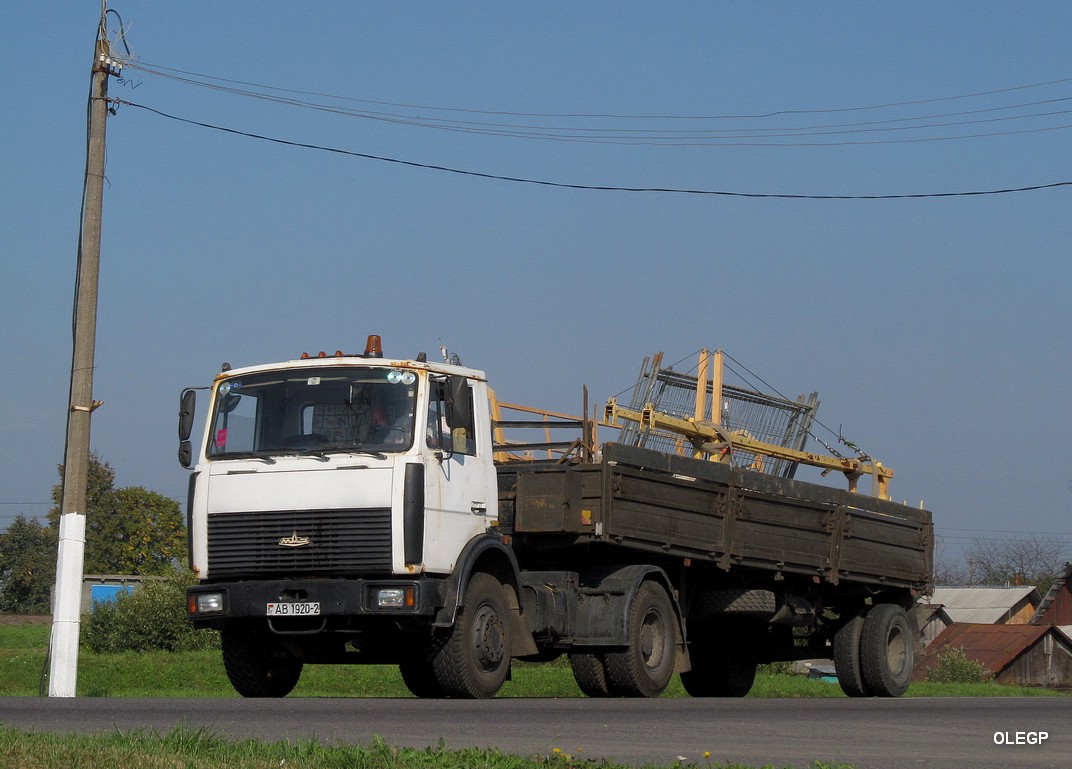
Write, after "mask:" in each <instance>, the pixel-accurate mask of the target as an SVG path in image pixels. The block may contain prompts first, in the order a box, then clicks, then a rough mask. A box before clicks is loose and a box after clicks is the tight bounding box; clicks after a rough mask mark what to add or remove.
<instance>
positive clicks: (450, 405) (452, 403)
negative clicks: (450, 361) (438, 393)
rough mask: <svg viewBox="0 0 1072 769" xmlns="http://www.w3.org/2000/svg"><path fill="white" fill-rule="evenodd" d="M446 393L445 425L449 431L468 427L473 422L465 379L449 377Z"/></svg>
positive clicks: (467, 384)
mask: <svg viewBox="0 0 1072 769" xmlns="http://www.w3.org/2000/svg"><path fill="white" fill-rule="evenodd" d="M447 393H448V395H447V398H448V401H447V425H448V426H449V427H450V428H451V430H453V429H454V428H456V427H468V426H469V425H470V424H472V422H473V414H472V411H471V409H470V405H471V404H470V401H469V383H468V382H467V381H466V379H465V377H463V376H452V377H449V378H448V379H447Z"/></svg>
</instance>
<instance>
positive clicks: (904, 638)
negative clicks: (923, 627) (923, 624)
mask: <svg viewBox="0 0 1072 769" xmlns="http://www.w3.org/2000/svg"><path fill="white" fill-rule="evenodd" d="M915 645H916V631H915V628H914V626H913V622H912V620H911V619H909V617H908V614H907V613H906V612H905V610H904V609H902V608H901V607H900V606H898V605H897V604H893V603H882V604H879V605H878V606H875V607H873V608H872V609H871V611H869V612H868V613H867V615H866V616H865V617H864V624H863V630H862V632H861V634H860V672H861V674H862V677H863V684H864V687H865V689H866V690H867V693H868V694H869V695H871V696H872V697H900V696H901V695H902V694H904V693H905V691H906V690H907V689H908V685H909V684H910V683H911V682H912V670H913V668H914V666H915Z"/></svg>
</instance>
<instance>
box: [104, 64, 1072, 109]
mask: <svg viewBox="0 0 1072 769" xmlns="http://www.w3.org/2000/svg"><path fill="white" fill-rule="evenodd" d="M124 65H125V66H126V67H128V68H130V69H137V70H140V71H142V72H146V73H149V74H155V75H159V76H162V77H173V78H174V79H177V80H184V81H185V82H189V83H193V84H200V85H208V84H205V83H198V82H197V81H195V80H189V79H186V78H177V77H174V76H173V75H167V74H165V73H168V72H171V73H176V74H180V75H186V76H189V77H191V78H204V79H206V80H215V81H217V82H221V83H231V84H233V85H242V86H249V87H252V88H260V89H262V90H266V91H276V92H279V93H291V94H298V95H302V96H316V97H323V98H329V99H335V100H338V101H349V102H354V103H361V104H375V105H377V106H383V107H398V108H403V109H419V110H424V111H433V112H458V113H468V114H476V115H499V116H509V117H543V118H593V119H604V118H611V119H619V120H668V121H671V120H764V119H766V118H771V117H779V116H782V115H828V114H836V113H842V112H862V111H870V110H879V109H891V108H895V107H908V106H915V105H919V104H934V103H937V102H943V101H957V100H963V99H974V98H979V97H982V96H996V95H998V94H1003V93H1012V92H1015V91H1023V90H1028V89H1032V88H1044V87H1046V86H1052V85H1061V84H1065V83H1072V77H1064V78H1058V79H1056V80H1047V81H1043V82H1039V83H1026V84H1022V85H1016V86H1010V87H1006V88H996V89H991V90H987V91H975V92H972V93H966V94H956V95H953V96H938V97H932V98H928V99H913V100H906V101H897V102H887V103H882V104H870V105H864V106H853V107H824V108H812V109H779V110H774V111H771V112H765V113H756V114H721V115H665V114H663V115H660V114H617V113H598V112H597V113H584V112H513V111H506V110H486V109H473V108H467V107H444V106H438V105H429V104H412V103H405V102H391V101H382V100H375V99H361V98H356V97H350V96H339V95H336V94H330V93H325V92H322V91H305V90H299V89H294V88H281V87H279V86H272V85H265V84H263V83H253V82H250V81H246V80H235V79H230V78H224V77H218V76H215V75H207V74H204V73H199V72H190V71H188V70H182V69H175V68H172V67H165V66H162V65H158V64H148V63H146V62H141V61H136V60H133V59H126V60H124Z"/></svg>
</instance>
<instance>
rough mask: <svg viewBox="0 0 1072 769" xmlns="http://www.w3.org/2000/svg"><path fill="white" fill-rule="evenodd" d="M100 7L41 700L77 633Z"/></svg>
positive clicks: (69, 688)
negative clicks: (45, 685) (52, 593)
mask: <svg viewBox="0 0 1072 769" xmlns="http://www.w3.org/2000/svg"><path fill="white" fill-rule="evenodd" d="M106 15H107V8H106V6H105V3H104V2H102V3H101V19H100V28H99V31H98V33H97V42H96V50H95V54H94V57H93V75H92V80H91V85H90V92H89V129H88V130H89V137H88V146H87V150H86V152H87V154H86V179H85V185H86V186H85V208H84V210H83V212H82V216H83V219H82V237H81V239H80V241H79V249H78V273H77V277H76V281H77V282H76V290H75V307H74V351H73V353H72V356H71V395H70V402H69V408H68V412H67V450H66V456H65V457H64V462H63V468H64V469H63V501H62V504H61V507H60V531H59V549H58V552H57V555H56V592H55V599H54V600H55V603H54V606H53V614H52V638H51V642H50V645H49V648H50V650H51V665H50V669H49V685H48V696H50V697H74V696H75V688H76V684H77V682H78V636H79V625H80V617H81V604H82V566H83V563H84V556H85V546H86V494H87V492H86V487H87V484H88V479H89V446H90V444H89V427H90V415H91V414H92V413H93V411H94V409H96V408H97V407H98V406H100V405H101V403H100V401H95V400H93V354H94V345H95V342H96V336H97V278H98V273H99V268H100V240H101V211H102V208H103V199H104V130H105V121H106V118H107V113H108V75H109V74H110V73H114V72H116V71H117V64H116V63H115V62H114V61H113V60H112V57H111V51H110V48H109V45H108V39H107V32H106Z"/></svg>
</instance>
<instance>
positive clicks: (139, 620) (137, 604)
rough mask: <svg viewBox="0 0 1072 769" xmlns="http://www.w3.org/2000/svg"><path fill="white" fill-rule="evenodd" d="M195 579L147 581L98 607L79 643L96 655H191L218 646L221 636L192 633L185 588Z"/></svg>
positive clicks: (183, 576) (182, 575) (177, 577)
mask: <svg viewBox="0 0 1072 769" xmlns="http://www.w3.org/2000/svg"><path fill="white" fill-rule="evenodd" d="M191 584H193V576H192V575H188V574H186V573H184V572H179V571H177V570H176V571H175V572H174V573H173V574H169V575H168V576H166V577H163V578H161V579H149V580H146V581H145V582H142V583H141V584H139V585H138V586H136V587H135V588H134V592H132V593H129V594H122V593H121V594H119V595H118V596H116V599H115V600H114V601H108V602H102V603H96V604H94V606H93V612H92V613H91V614H90V615H89V619H88V620H87V621H86V623H85V625H84V627H83V632H82V642H83V643H84V644H85V645H86V646H87V647H88V648H89V649H91V650H92V651H95V652H97V653H98V654H114V653H116V652H147V651H167V652H176V651H194V650H197V649H208V648H216V647H218V646H219V634H218V633H216V632H215V631H210V630H194V628H193V626H192V625H191V624H190V622H189V620H188V619H187V618H186V587H187V586H188V585H191Z"/></svg>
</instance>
